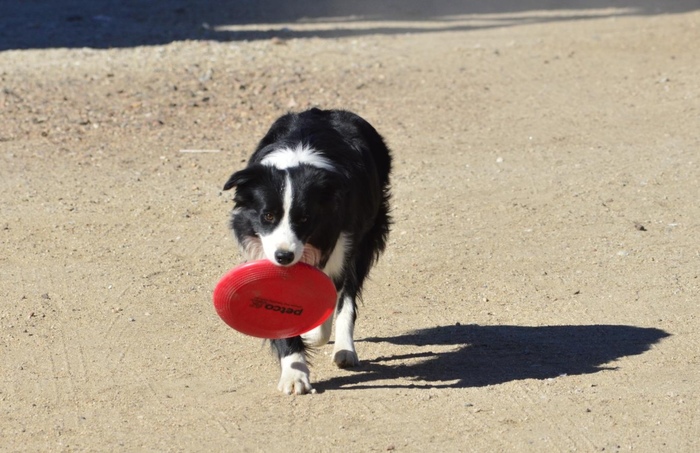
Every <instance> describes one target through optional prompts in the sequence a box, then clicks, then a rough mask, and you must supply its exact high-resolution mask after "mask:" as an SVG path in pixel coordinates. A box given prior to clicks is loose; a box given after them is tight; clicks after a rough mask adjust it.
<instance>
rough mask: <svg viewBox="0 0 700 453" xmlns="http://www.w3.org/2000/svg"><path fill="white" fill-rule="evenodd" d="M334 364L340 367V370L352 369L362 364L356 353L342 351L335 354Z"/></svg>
mask: <svg viewBox="0 0 700 453" xmlns="http://www.w3.org/2000/svg"><path fill="white" fill-rule="evenodd" d="M333 362H335V364H336V365H338V368H351V367H354V366H357V365H359V364H360V360H359V359H358V358H357V353H356V352H355V351H348V350H347V349H341V350H340V351H336V352H335V354H333Z"/></svg>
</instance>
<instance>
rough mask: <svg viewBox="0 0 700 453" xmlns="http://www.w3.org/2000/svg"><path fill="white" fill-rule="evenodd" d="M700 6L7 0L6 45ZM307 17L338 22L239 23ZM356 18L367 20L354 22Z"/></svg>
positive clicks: (144, 41) (678, 0) (259, 35)
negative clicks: (297, 25)
mask: <svg viewBox="0 0 700 453" xmlns="http://www.w3.org/2000/svg"><path fill="white" fill-rule="evenodd" d="M697 9H700V4H699V2H698V1H697V0H673V1H669V2H658V1H653V0H559V1H551V0H501V1H497V2H483V1H477V0H433V1H430V2H426V1H423V0H354V1H346V0H325V1H320V0H299V1H286V0H268V1H260V0H161V1H154V0H91V1H87V0H25V1H15V0H0V51H1V50H8V49H35V48H56V47H70V48H75V47H92V48H110V47H133V46H140V45H157V44H166V43H169V42H172V41H180V40H188V39H189V40H216V41H236V40H255V39H269V38H272V37H282V38H301V37H320V38H332V37H341V36H356V35H365V34H400V33H420V32H435V31H436V29H435V27H432V26H431V27H427V26H426V27H421V26H420V24H419V25H415V22H421V21H423V22H424V21H429V20H430V21H433V20H437V21H443V22H445V24H446V25H445V26H444V27H441V28H439V30H438V31H450V30H469V29H476V28H485V27H504V26H513V25H518V24H523V23H533V22H548V21H557V20H583V19H589V18H594V17H605V16H612V15H652V14H668V13H681V12H687V11H692V10H697ZM605 10H607V12H606V11H605ZM593 11H595V13H593ZM601 11H602V12H601ZM537 12H547V14H544V13H543V14H537ZM572 12H573V13H572ZM526 13H527V14H526ZM465 15H501V17H500V18H498V19H496V20H495V21H491V22H487V23H483V24H475V23H467V24H465V23H464V22H459V21H458V20H457V19H459V18H460V17H463V16H465ZM409 21H410V22H414V24H412V25H411V26H410V27H408V26H406V23H407V22H409ZM300 22H302V23H307V24H314V23H319V22H326V23H328V22H330V23H331V25H332V26H331V27H327V26H326V27H320V28H314V27H313V26H311V27H310V28H305V29H304V30H292V29H289V28H285V27H282V26H280V27H274V26H269V27H267V28H265V27H263V28H261V29H260V28H259V29H237V28H236V27H235V26H236V25H239V26H240V25H246V24H248V25H250V24H289V23H300ZM353 22H354V23H358V22H363V24H364V25H362V26H359V27H357V26H355V27H347V26H346V25H347V24H349V23H353ZM387 22H391V23H392V24H391V26H388V25H387V24H386V23H387ZM379 23H381V25H380V24H379ZM450 24H452V25H450Z"/></svg>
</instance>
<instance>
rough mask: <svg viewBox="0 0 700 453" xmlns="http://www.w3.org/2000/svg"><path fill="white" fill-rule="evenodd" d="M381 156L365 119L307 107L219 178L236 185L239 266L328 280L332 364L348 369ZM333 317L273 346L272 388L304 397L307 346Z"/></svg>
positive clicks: (376, 249)
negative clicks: (333, 296) (308, 269)
mask: <svg viewBox="0 0 700 453" xmlns="http://www.w3.org/2000/svg"><path fill="white" fill-rule="evenodd" d="M390 170H391V156H390V154H389V150H388V149H387V147H386V145H385V144H384V141H383V139H382V137H381V136H380V135H379V134H378V133H377V131H376V130H375V129H374V128H373V127H372V126H371V125H370V124H369V123H367V121H365V120H363V119H362V118H360V117H359V116H357V115H355V114H354V113H350V112H347V111H342V110H319V109H311V110H308V111H305V112H302V113H290V114H287V115H284V116H282V117H281V118H279V119H278V120H277V121H276V122H275V123H274V124H273V125H272V127H271V128H270V130H269V131H268V132H267V135H265V137H264V138H263V139H262V140H261V141H260V143H259V145H258V147H257V149H256V151H255V153H254V154H253V155H252V157H251V158H250V160H249V162H248V166H247V167H246V168H244V169H243V170H240V171H238V172H236V173H234V174H233V175H231V177H230V178H229V180H228V181H227V182H226V184H225V185H224V190H228V189H231V188H233V187H235V188H236V194H235V196H234V202H235V206H234V209H233V213H232V216H231V227H232V228H233V232H234V234H235V236H236V239H237V240H238V242H239V244H240V245H241V248H242V250H243V253H244V255H245V257H246V259H248V260H253V259H268V260H270V261H272V262H273V263H275V264H276V265H279V266H292V265H294V264H296V263H298V262H300V261H301V262H304V263H308V264H311V265H313V266H316V267H317V268H319V269H321V270H322V271H323V272H324V273H325V274H327V275H328V276H329V277H330V278H331V279H332V280H333V282H334V283H335V287H336V289H337V292H338V299H337V303H336V333H335V345H334V349H333V361H334V362H335V363H336V365H338V366H339V367H341V368H345V367H352V366H356V365H357V364H358V359H357V354H356V352H355V346H354V344H353V330H354V327H355V319H356V314H357V304H356V300H357V299H358V297H359V296H360V293H361V291H362V284H363V282H364V280H365V277H367V274H368V273H369V270H370V268H371V267H372V265H373V264H374V262H375V261H376V260H377V258H378V257H379V255H380V253H381V252H382V251H383V250H384V247H385V245H386V240H387V235H388V233H389V224H390V217H389V198H390V193H389V172H390ZM332 322H333V318H332V317H331V318H329V320H328V321H326V322H325V323H324V324H323V325H321V326H319V327H317V328H316V329H314V330H312V331H311V332H309V333H307V334H304V335H302V336H300V337H295V338H290V339H285V340H273V341H272V346H273V350H274V351H276V353H277V356H278V357H279V360H280V365H281V368H282V375H281V378H280V382H279V386H278V388H279V390H280V391H282V392H284V393H287V394H292V393H294V394H304V393H307V392H310V391H312V388H311V383H310V381H309V367H308V364H307V361H306V359H307V350H308V348H310V347H314V346H321V345H323V344H326V343H327V342H328V340H329V338H330V335H331V325H332Z"/></svg>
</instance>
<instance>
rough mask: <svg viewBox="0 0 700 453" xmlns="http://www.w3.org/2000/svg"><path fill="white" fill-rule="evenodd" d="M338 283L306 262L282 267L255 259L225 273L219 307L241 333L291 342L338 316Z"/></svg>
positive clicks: (217, 295) (219, 286)
mask: <svg viewBox="0 0 700 453" xmlns="http://www.w3.org/2000/svg"><path fill="white" fill-rule="evenodd" d="M335 302H336V291H335V285H334V284H333V282H332V281H331V279H330V278H329V277H328V276H327V275H326V274H324V273H323V272H321V271H320V270H318V269H317V268H315V267H313V266H310V265H308V264H304V263H298V264H295V265H293V266H289V267H284V266H276V265H275V264H273V263H272V262H270V261H268V260H258V261H251V262H248V263H245V264H242V265H240V266H237V267H235V268H234V269H232V270H231V271H229V272H228V273H227V274H226V275H224V276H223V277H222V278H221V280H220V281H219V283H218V284H217V285H216V288H215V289H214V307H215V308H216V312H217V313H218V314H219V316H220V317H221V319H222V320H223V321H224V322H225V323H226V324H228V325H229V326H230V327H233V328H234V329H236V330H237V331H239V332H241V333H244V334H246V335H251V336H254V337H260V338H270V339H278V338H291V337H295V336H297V335H301V334H303V333H306V332H308V331H309V330H311V329H313V328H315V327H318V326H320V325H321V324H323V322H324V321H325V320H326V319H328V317H329V316H331V315H332V314H333V309H334V308H335Z"/></svg>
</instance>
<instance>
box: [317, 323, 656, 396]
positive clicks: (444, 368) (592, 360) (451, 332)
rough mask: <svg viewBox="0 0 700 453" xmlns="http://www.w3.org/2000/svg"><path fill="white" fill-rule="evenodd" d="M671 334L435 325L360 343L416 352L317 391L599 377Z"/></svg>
mask: <svg viewBox="0 0 700 453" xmlns="http://www.w3.org/2000/svg"><path fill="white" fill-rule="evenodd" d="M668 336H669V334H668V333H667V332H664V331H663V330H660V329H655V328H643V327H634V326H622V325H580V326H542V327H522V326H479V325H454V326H445V327H433V328H429V329H422V330H417V331H414V332H410V333H407V334H405V335H400V336H398V337H388V338H365V339H363V340H359V341H360V342H362V341H364V342H371V343H391V344H394V345H400V346H411V347H412V348H411V349H412V351H414V352H408V353H406V354H402V355H394V356H388V357H377V358H374V359H369V360H365V361H363V362H361V364H360V366H359V367H357V368H353V369H352V370H353V371H352V372H350V373H348V374H344V375H343V376H338V377H334V378H331V379H328V380H325V381H321V382H317V383H316V384H315V387H316V388H317V390H319V391H326V390H339V389H350V388H353V389H357V388H416V387H427V388H464V387H481V386H486V385H493V384H500V383H504V382H509V381H515V380H520V379H547V378H555V377H558V376H562V375H579V374H589V373H596V372H599V371H602V370H614V369H616V367H615V366H614V364H611V362H614V361H615V360H616V359H619V358H622V357H626V356H632V355H637V354H642V353H643V352H645V351H647V350H649V348H650V347H651V346H652V345H653V344H655V343H657V342H659V341H660V340H661V339H663V338H665V337H668ZM431 347H433V349H439V351H437V352H434V351H432V350H431ZM445 349H447V350H445ZM407 380H408V381H410V382H409V383H406V381H407Z"/></svg>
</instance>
